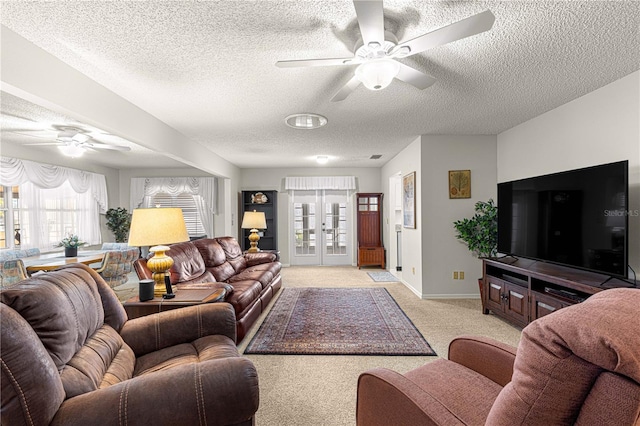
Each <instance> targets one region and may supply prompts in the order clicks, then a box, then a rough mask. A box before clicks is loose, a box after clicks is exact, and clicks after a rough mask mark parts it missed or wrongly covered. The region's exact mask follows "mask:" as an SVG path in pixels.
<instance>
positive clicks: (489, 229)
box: [453, 199, 498, 257]
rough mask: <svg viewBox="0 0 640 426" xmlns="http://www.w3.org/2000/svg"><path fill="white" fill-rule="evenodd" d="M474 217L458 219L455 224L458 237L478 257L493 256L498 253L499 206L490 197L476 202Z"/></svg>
mask: <svg viewBox="0 0 640 426" xmlns="http://www.w3.org/2000/svg"><path fill="white" fill-rule="evenodd" d="M475 212H476V213H475V214H474V215H473V217H472V218H470V219H468V218H465V219H462V220H457V221H455V222H453V226H454V228H455V229H456V231H457V234H456V238H457V239H459V240H461V241H463V242H465V243H466V244H467V247H469V250H471V251H472V252H473V253H474V254H475V255H476V256H478V257H492V256H495V255H496V254H497V253H498V208H497V207H496V205H495V204H494V202H493V200H492V199H490V200H489V201H487V202H484V201H478V202H477V203H476V204H475Z"/></svg>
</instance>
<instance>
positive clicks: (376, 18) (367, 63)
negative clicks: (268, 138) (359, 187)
mask: <svg viewBox="0 0 640 426" xmlns="http://www.w3.org/2000/svg"><path fill="white" fill-rule="evenodd" d="M353 5H354V6H355V9H356V15H357V19H358V25H359V26H360V33H361V34H362V39H361V40H360V41H359V42H358V43H357V44H356V46H355V48H354V56H353V57H350V58H328V59H303V60H290V61H278V62H276V66H278V67H280V68H292V67H317V66H331V65H358V67H357V68H356V70H355V74H354V76H353V77H352V78H351V80H349V81H348V82H347V84H345V85H344V86H343V87H342V89H340V90H339V91H338V93H336V94H335V95H334V96H333V98H331V101H332V102H337V101H342V100H344V99H345V98H346V97H347V96H349V95H350V94H351V92H353V91H354V90H355V89H356V88H357V87H358V86H359V85H360V83H363V84H364V85H365V87H367V88H368V89H370V90H382V89H384V88H385V87H387V86H388V85H389V84H391V82H392V81H393V79H394V78H397V79H398V80H402V81H404V82H405V83H409V84H411V85H412V86H415V87H417V88H418V89H421V90H422V89H426V88H427V87H429V86H431V85H432V84H433V83H435V81H436V79H435V78H433V77H431V76H429V75H427V74H424V73H423V72H421V71H418V70H416V69H414V68H411V67H409V66H407V65H405V64H402V63H400V62H398V61H396V60H395V59H396V58H405V57H407V56H411V55H415V54H417V53H421V52H424V51H425V50H427V49H431V48H434V47H437V46H441V45H443V44H447V43H450V42H452V41H456V40H460V39H463V38H466V37H470V36H472V35H476V34H479V33H482V32H485V31H488V30H489V29H491V27H492V26H493V23H494V21H495V16H493V14H492V13H491V11H489V10H486V11H484V12H482V13H478V14H477V15H473V16H470V17H469V18H466V19H463V20H461V21H458V22H455V23H453V24H450V25H448V26H446V27H442V28H439V29H437V30H434V31H431V32H429V33H426V34H423V35H421V36H419V37H416V38H414V39H412V40H408V41H405V42H402V43H400V44H398V40H397V38H396V36H395V35H394V34H392V33H390V32H389V31H385V29H384V15H383V7H382V0H378V1H371V0H354V1H353Z"/></svg>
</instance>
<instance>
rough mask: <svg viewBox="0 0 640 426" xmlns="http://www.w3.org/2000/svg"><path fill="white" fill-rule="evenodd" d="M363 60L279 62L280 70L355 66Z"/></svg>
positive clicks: (297, 60)
mask: <svg viewBox="0 0 640 426" xmlns="http://www.w3.org/2000/svg"><path fill="white" fill-rule="evenodd" d="M361 62H362V60H360V59H359V58H354V57H351V58H328V59H295V60H291V61H278V62H276V66H277V67H278V68H297V67H326V66H332V65H353V64H359V63H361Z"/></svg>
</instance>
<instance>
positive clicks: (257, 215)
mask: <svg viewBox="0 0 640 426" xmlns="http://www.w3.org/2000/svg"><path fill="white" fill-rule="evenodd" d="M241 228H242V229H267V219H266V218H265V216H264V212H257V211H255V210H254V211H252V212H244V216H243V217H242V226H241Z"/></svg>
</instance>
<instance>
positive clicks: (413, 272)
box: [411, 267, 416, 275]
mask: <svg viewBox="0 0 640 426" xmlns="http://www.w3.org/2000/svg"><path fill="white" fill-rule="evenodd" d="M411 273H412V274H413V275H415V274H416V268H415V267H413V268H411Z"/></svg>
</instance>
